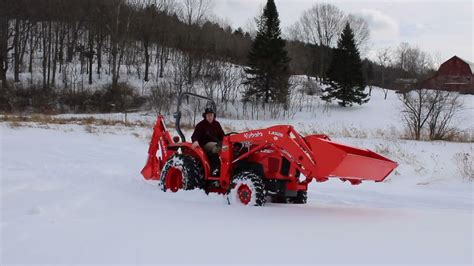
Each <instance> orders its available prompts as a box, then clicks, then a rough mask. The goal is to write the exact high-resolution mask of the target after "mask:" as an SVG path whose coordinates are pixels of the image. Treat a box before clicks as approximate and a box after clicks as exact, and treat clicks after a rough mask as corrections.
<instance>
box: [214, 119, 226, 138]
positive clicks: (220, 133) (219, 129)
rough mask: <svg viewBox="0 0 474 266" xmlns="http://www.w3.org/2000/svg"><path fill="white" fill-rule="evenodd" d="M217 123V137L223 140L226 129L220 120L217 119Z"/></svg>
mask: <svg viewBox="0 0 474 266" xmlns="http://www.w3.org/2000/svg"><path fill="white" fill-rule="evenodd" d="M216 124H217V138H218V139H219V140H220V141H222V140H223V139H224V135H225V134H224V130H223V129H222V126H221V124H220V123H219V122H217V121H216Z"/></svg>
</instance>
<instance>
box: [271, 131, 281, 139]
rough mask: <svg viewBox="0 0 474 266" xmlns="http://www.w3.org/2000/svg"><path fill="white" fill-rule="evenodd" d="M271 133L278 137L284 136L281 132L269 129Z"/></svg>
mask: <svg viewBox="0 0 474 266" xmlns="http://www.w3.org/2000/svg"><path fill="white" fill-rule="evenodd" d="M268 133H269V134H270V135H273V136H277V137H280V138H283V134H282V133H280V132H276V131H269V132H268Z"/></svg>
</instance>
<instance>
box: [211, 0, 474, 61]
mask: <svg viewBox="0 0 474 266" xmlns="http://www.w3.org/2000/svg"><path fill="white" fill-rule="evenodd" d="M214 2H215V6H214V13H215V14H216V15H217V16H218V17H220V18H223V19H224V20H226V21H227V22H228V23H230V25H231V26H232V27H233V28H237V27H242V28H244V29H245V26H246V24H248V22H249V21H250V20H252V19H253V18H254V17H255V16H256V14H257V13H258V11H259V10H260V9H261V8H262V7H263V6H264V5H265V3H266V0H214ZM275 3H276V5H277V9H278V12H279V14H280V20H281V25H282V29H283V31H285V30H286V29H287V28H288V26H290V25H292V24H293V23H295V22H296V21H297V20H298V19H299V17H300V16H301V14H302V13H303V12H304V11H305V10H307V9H310V8H311V7H312V6H313V5H314V4H315V3H330V4H334V5H335V6H337V7H339V8H340V9H341V10H343V11H344V12H345V13H352V14H356V15H359V16H362V17H364V18H365V19H366V20H367V21H368V22H369V26H370V29H371V38H370V43H369V50H368V52H367V53H366V54H367V55H368V56H369V57H373V56H374V54H375V53H376V51H377V50H379V49H381V48H385V47H391V48H396V47H397V46H398V45H399V44H400V43H401V42H408V43H409V44H411V45H412V46H417V47H419V48H420V49H421V50H423V51H425V52H428V53H429V54H430V55H432V56H434V57H435V61H438V62H435V63H438V64H439V63H442V62H444V61H446V60H447V59H449V58H451V57H452V56H454V55H457V56H459V57H461V58H464V59H466V60H468V61H471V62H474V48H473V47H474V28H473V24H474V16H473V13H474V0H454V1H449V0H445V1H439V0H431V1H426V0H418V1H408V0H393V1H387V0H378V1H367V0H365V1H361V0H344V1H340V0H338V1H331V0H328V1H317V0H275Z"/></svg>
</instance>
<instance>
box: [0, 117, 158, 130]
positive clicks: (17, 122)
mask: <svg viewBox="0 0 474 266" xmlns="http://www.w3.org/2000/svg"><path fill="white" fill-rule="evenodd" d="M0 122H8V123H9V126H10V127H15V128H16V127H21V126H28V124H29V123H36V124H39V125H68V124H73V125H82V126H125V127H144V128H152V127H153V125H151V124H147V123H145V122H142V121H133V122H130V121H122V120H111V119H99V118H95V117H77V118H76V117H71V118H60V117H54V116H50V115H31V116H9V115H3V116H0Z"/></svg>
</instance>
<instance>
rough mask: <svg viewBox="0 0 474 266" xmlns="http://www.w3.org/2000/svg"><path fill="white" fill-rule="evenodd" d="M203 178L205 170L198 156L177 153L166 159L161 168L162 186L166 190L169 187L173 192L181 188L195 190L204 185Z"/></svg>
mask: <svg viewBox="0 0 474 266" xmlns="http://www.w3.org/2000/svg"><path fill="white" fill-rule="evenodd" d="M171 178H173V182H171ZM168 179H170V180H168ZM203 179H204V170H203V168H202V165H201V163H200V162H199V161H198V160H197V159H196V158H194V157H193V156H190V155H186V154H175V155H173V156H171V157H170V158H169V159H168V161H166V163H165V165H164V166H163V170H161V175H160V186H161V189H162V190H163V191H165V192H166V191H167V190H168V189H170V190H171V191H173V192H176V191H178V190H179V189H184V190H193V189H196V188H201V187H202V183H203ZM167 181H169V182H167Z"/></svg>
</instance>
